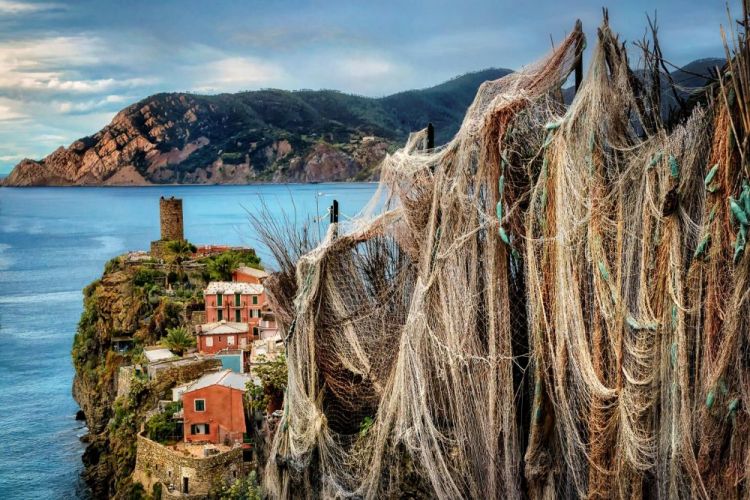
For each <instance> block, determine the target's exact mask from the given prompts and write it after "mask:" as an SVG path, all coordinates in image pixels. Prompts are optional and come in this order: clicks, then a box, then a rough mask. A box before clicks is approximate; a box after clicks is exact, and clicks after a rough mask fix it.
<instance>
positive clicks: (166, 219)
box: [159, 197, 185, 241]
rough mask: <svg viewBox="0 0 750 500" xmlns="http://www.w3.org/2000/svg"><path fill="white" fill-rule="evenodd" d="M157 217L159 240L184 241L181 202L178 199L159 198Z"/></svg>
mask: <svg viewBox="0 0 750 500" xmlns="http://www.w3.org/2000/svg"><path fill="white" fill-rule="evenodd" d="M159 216H160V220H161V239H162V240H164V241H172V240H184V239H185V234H184V231H183V224H182V200H181V199H180V198H175V197H172V198H164V197H162V198H160V199H159Z"/></svg>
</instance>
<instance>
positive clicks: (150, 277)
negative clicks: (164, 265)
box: [133, 267, 159, 286]
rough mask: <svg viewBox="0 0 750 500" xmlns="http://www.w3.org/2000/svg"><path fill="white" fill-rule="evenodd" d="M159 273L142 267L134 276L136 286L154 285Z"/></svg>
mask: <svg viewBox="0 0 750 500" xmlns="http://www.w3.org/2000/svg"><path fill="white" fill-rule="evenodd" d="M158 276H159V273H158V272H157V271H155V270H153V269H148V268H146V267H140V268H138V270H137V271H136V272H135V275H134V276H133V284H134V285H135V286H145V285H153V284H155V283H156V278H157V277H158Z"/></svg>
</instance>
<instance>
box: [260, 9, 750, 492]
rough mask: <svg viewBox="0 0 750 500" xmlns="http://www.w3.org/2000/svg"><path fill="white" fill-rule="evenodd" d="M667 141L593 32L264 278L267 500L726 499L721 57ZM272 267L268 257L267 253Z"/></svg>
mask: <svg viewBox="0 0 750 500" xmlns="http://www.w3.org/2000/svg"><path fill="white" fill-rule="evenodd" d="M735 38H736V40H737V43H739V45H738V46H737V47H735V51H734V53H733V55H732V59H731V61H730V65H729V66H730V67H729V68H727V70H726V71H724V72H723V73H722V74H721V75H720V76H719V81H718V82H717V83H715V84H713V85H712V86H711V87H709V88H707V89H704V90H703V94H702V95H703V96H704V99H703V103H702V104H696V105H693V106H692V107H691V108H690V113H689V115H688V116H686V117H685V118H684V119H682V120H680V122H679V123H678V124H674V125H669V126H667V125H665V123H664V122H663V121H662V119H661V117H660V116H661V106H660V105H659V103H658V102H655V97H654V94H653V93H652V92H648V91H647V90H644V88H646V87H648V85H647V84H644V78H639V77H638V76H637V75H636V74H635V73H634V72H633V71H632V70H631V69H630V67H629V65H628V58H627V54H626V50H625V47H624V45H623V44H622V43H621V42H620V41H619V40H618V39H617V36H616V35H615V34H614V33H613V32H612V30H611V29H610V26H609V24H608V21H607V20H606V18H605V22H604V23H603V24H602V26H601V28H600V29H599V31H598V34H597V40H596V44H595V47H593V52H592V54H591V61H590V67H589V69H588V73H587V74H586V75H585V78H584V79H583V81H582V84H581V86H580V88H579V89H578V90H577V92H576V94H575V97H574V98H573V100H572V102H571V103H570V104H566V103H565V99H564V96H563V92H562V90H561V89H562V87H563V85H564V84H565V82H566V80H567V79H568V76H569V75H570V74H571V72H572V71H573V70H574V67H575V65H576V63H577V62H578V60H579V58H580V56H581V53H582V51H583V50H584V48H585V41H584V37H583V33H582V31H581V28H580V26H577V27H576V29H575V30H574V31H573V32H572V33H571V34H570V35H569V36H568V37H567V38H565V39H564V40H563V41H562V42H561V43H559V44H558V45H557V46H556V48H555V49H554V50H553V51H552V52H551V54H550V55H548V56H547V57H546V58H544V59H543V60H541V61H539V62H537V63H535V64H533V65H530V66H527V67H525V68H523V69H522V70H520V71H518V72H516V73H513V74H511V75H508V76H506V77H504V78H502V79H499V80H496V81H491V82H486V83H484V84H483V85H482V86H481V87H480V89H479V91H478V93H477V95H476V98H475V100H474V102H473V104H472V105H471V107H470V108H469V110H468V112H467V114H466V117H465V119H464V121H463V123H462V125H461V128H460V130H459V132H458V133H457V134H456V136H455V137H454V138H453V140H451V141H450V142H449V143H448V144H446V145H445V146H442V147H440V148H437V149H432V150H426V149H425V143H426V131H421V132H418V133H415V134H413V135H412V136H411V137H410V138H409V141H408V142H407V144H406V146H405V147H404V148H403V149H401V150H399V151H397V152H395V153H394V154H392V155H390V156H388V157H387V158H386V160H385V161H384V163H383V165H382V167H381V171H382V173H381V185H380V188H379V190H378V192H377V193H376V195H375V197H374V199H373V203H372V204H371V206H370V207H369V209H367V210H365V211H364V212H363V213H362V215H360V216H359V217H357V218H355V219H353V220H351V221H348V222H347V223H341V224H332V225H331V226H330V227H329V230H328V233H327V235H326V237H325V239H324V240H323V241H322V242H320V244H318V245H317V246H316V247H315V248H314V249H312V250H310V251H309V252H307V253H304V255H300V256H299V258H296V257H290V255H289V254H288V253H287V254H284V255H285V258H284V259H282V262H281V264H282V270H281V272H280V273H277V274H275V275H274V276H272V277H271V278H269V280H268V281H267V283H266V285H267V288H268V290H269V293H270V296H271V300H272V302H273V303H274V306H275V309H276V310H277V311H278V312H277V317H278V318H279V320H280V322H281V323H282V326H283V327H284V330H285V331H286V332H288V333H287V337H286V343H287V357H288V364H289V380H288V387H287V390H286V395H285V405H284V416H283V417H282V419H281V422H280V424H279V427H278V431H277V433H276V436H275V439H274V444H273V449H272V450H271V455H270V458H269V460H268V463H267V464H266V466H265V474H264V485H265V488H266V490H267V491H268V493H269V495H271V496H272V497H281V498H288V497H310V498H394V497H418V498H432V497H438V498H522V497H529V498H558V497H568V498H579V497H580V498H624V497H628V498H642V497H656V498H695V497H703V498H747V497H748V495H750V486H749V485H748V479H749V478H748V476H749V475H750V472H748V471H750V453H749V451H750V448H749V443H750V423H749V422H750V420H749V419H748V412H747V401H749V399H748V398H749V397H750V381H749V380H748V375H749V374H750V371H749V370H748V368H749V367H750V350H749V349H748V344H749V343H750V328H749V325H748V323H749V322H750V306H749V305H748V302H749V300H748V294H750V292H749V291H748V290H749V287H748V273H749V272H750V258H748V257H747V255H746V253H747V252H746V239H747V228H748V223H749V222H750V221H749V220H748V219H750V187H749V186H748V183H747V179H748V167H747V163H746V160H745V157H744V156H745V155H746V154H747V151H748V147H747V139H746V138H747V130H749V129H750V121H749V120H748V119H749V118H750V114H749V113H748V103H749V101H748V99H750V95H749V94H748V93H747V92H746V91H745V89H746V87H745V85H747V84H748V83H750V82H748V75H750V73H748V66H747V64H748V58H747V56H746V55H745V54H746V52H747V48H746V46H745V44H744V41H743V38H742V37H740V36H737V37H735ZM276 251H277V256H278V254H283V253H284V250H283V249H281V247H280V246H278V245H277V247H276Z"/></svg>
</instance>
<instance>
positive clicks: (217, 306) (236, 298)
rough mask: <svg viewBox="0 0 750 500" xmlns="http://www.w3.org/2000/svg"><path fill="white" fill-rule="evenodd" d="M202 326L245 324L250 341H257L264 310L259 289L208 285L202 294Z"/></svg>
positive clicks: (221, 283)
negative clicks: (204, 307) (204, 312)
mask: <svg viewBox="0 0 750 500" xmlns="http://www.w3.org/2000/svg"><path fill="white" fill-rule="evenodd" d="M203 297H204V300H205V304H206V323H218V322H220V321H231V322H233V323H247V325H248V327H249V329H250V333H251V334H252V336H253V337H254V338H260V330H261V320H262V319H263V311H264V309H265V310H268V305H267V303H266V294H265V291H264V289H263V285H260V284H255V283H241V282H233V281H212V282H211V283H209V284H208V287H207V288H206V289H205V290H204V291H203Z"/></svg>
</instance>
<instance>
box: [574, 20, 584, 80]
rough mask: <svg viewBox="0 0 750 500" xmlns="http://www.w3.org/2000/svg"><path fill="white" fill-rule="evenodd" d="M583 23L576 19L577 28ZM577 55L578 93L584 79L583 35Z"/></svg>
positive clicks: (578, 45)
mask: <svg viewBox="0 0 750 500" xmlns="http://www.w3.org/2000/svg"><path fill="white" fill-rule="evenodd" d="M581 25H582V23H581V20H580V19H579V20H578V21H576V28H579V29H580V27H581ZM576 55H577V59H576V67H575V72H576V94H577V93H578V87H580V86H581V82H582V81H583V37H581V40H580V41H579V42H578V44H577V46H576Z"/></svg>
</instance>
